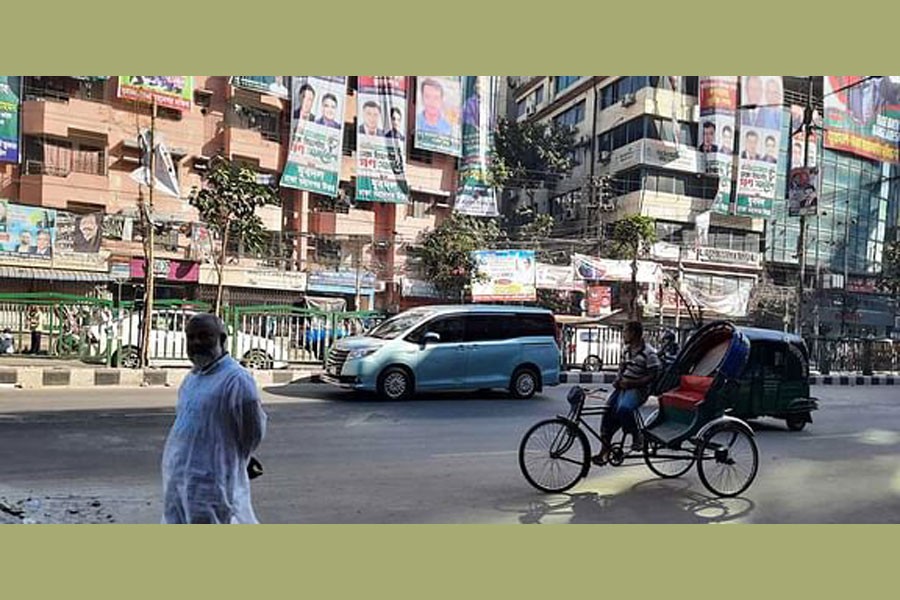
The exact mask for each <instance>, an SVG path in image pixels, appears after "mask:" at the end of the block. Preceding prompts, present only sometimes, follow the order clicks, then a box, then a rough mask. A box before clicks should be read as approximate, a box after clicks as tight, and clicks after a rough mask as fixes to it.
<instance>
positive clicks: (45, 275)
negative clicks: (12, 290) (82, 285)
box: [0, 266, 112, 283]
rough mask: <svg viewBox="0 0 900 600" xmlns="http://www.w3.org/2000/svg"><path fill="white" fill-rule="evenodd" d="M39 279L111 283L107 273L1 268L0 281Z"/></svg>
mask: <svg viewBox="0 0 900 600" xmlns="http://www.w3.org/2000/svg"><path fill="white" fill-rule="evenodd" d="M3 278H6V279H40V280H46V281H83V282H88V283H106V282H108V281H112V279H110V277H109V273H98V272H92V271H68V270H65V269H40V268H35V267H2V266H0V279H3Z"/></svg>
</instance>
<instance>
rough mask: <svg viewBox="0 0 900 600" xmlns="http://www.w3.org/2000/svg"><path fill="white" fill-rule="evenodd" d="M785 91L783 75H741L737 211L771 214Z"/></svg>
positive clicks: (761, 214) (738, 212) (752, 214)
mask: <svg viewBox="0 0 900 600" xmlns="http://www.w3.org/2000/svg"><path fill="white" fill-rule="evenodd" d="M783 101H784V90H783V84H782V79H781V76H780V75H779V76H759V75H750V76H744V77H742V78H741V105H742V106H744V107H745V108H742V109H741V111H740V112H741V129H740V135H741V139H740V155H739V158H738V182H737V202H736V204H735V214H737V215H743V216H750V217H768V216H770V215H771V214H772V200H773V199H774V198H775V188H776V182H777V178H778V152H779V150H780V149H781V124H782V115H783V112H784V110H783Z"/></svg>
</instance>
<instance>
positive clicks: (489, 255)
mask: <svg viewBox="0 0 900 600" xmlns="http://www.w3.org/2000/svg"><path fill="white" fill-rule="evenodd" d="M473 258H474V259H475V262H476V263H477V265H478V266H477V272H478V273H479V274H480V275H481V280H478V279H476V280H474V281H473V282H472V300H473V301H474V302H495V301H511V302H513V301H514V302H531V301H533V300H535V299H536V298H537V289H536V288H535V260H534V250H479V251H476V252H474V253H473Z"/></svg>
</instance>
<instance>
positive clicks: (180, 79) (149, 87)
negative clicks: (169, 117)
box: [118, 75, 194, 111]
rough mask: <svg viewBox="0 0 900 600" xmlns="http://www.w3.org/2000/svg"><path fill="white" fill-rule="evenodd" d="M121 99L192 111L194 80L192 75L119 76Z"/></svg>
mask: <svg viewBox="0 0 900 600" xmlns="http://www.w3.org/2000/svg"><path fill="white" fill-rule="evenodd" d="M118 94H119V98H125V99H126V100H137V101H140V102H147V103H149V102H151V101H153V100H156V104H157V105H159V106H163V107H166V108H172V109H175V110H180V111H188V110H190V109H191V102H193V99H194V78H193V77H192V76H190V75H119V86H118Z"/></svg>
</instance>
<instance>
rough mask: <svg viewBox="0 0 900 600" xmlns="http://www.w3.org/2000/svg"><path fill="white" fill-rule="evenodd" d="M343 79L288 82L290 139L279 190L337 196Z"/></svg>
mask: <svg viewBox="0 0 900 600" xmlns="http://www.w3.org/2000/svg"><path fill="white" fill-rule="evenodd" d="M346 98H347V77H346V76H343V75H341V76H333V77H311V76H302V77H292V78H291V139H290V146H289V148H288V156H287V160H286V161H285V164H284V173H282V176H281V185H282V186H283V187H289V188H294V189H296V190H306V191H308V192H314V193H316V194H322V195H324V196H331V197H335V196H337V195H338V186H339V184H340V180H341V160H342V159H343V146H344V102H345V101H346Z"/></svg>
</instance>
